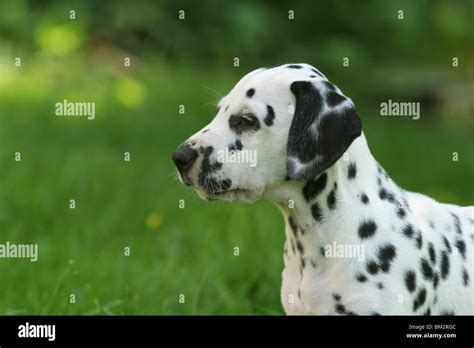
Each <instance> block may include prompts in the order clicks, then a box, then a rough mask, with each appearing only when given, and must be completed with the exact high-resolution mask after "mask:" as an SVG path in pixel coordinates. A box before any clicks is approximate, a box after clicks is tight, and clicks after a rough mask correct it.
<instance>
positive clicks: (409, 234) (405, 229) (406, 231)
mask: <svg viewBox="0 0 474 348" xmlns="http://www.w3.org/2000/svg"><path fill="white" fill-rule="evenodd" d="M402 232H403V234H404V235H405V236H407V237H408V238H411V237H413V227H412V226H411V225H410V224H407V225H405V227H403V230H402Z"/></svg>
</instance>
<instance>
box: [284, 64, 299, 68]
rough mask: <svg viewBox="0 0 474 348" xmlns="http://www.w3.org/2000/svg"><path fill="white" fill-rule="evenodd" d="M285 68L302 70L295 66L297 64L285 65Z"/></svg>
mask: <svg viewBox="0 0 474 348" xmlns="http://www.w3.org/2000/svg"><path fill="white" fill-rule="evenodd" d="M286 67H287V68H290V69H301V68H302V66H301V65H297V64H290V65H287V66H286Z"/></svg>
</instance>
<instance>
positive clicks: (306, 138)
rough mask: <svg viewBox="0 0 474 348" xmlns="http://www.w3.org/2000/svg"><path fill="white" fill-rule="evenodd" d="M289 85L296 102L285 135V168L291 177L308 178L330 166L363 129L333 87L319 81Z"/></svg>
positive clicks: (353, 112)
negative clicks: (286, 143) (287, 133)
mask: <svg viewBox="0 0 474 348" xmlns="http://www.w3.org/2000/svg"><path fill="white" fill-rule="evenodd" d="M317 83H318V86H316V85H315V84H313V82H309V81H296V82H293V83H292V84H291V86H290V90H291V92H292V93H293V94H294V96H295V99H296V104H295V108H294V116H293V121H292V124H291V127H290V133H289V135H288V147H287V153H288V158H287V168H288V176H289V177H290V179H293V180H309V179H311V178H314V177H316V176H318V175H319V174H321V173H322V172H323V171H325V170H326V169H327V168H329V167H330V166H332V165H333V164H334V163H335V162H336V161H337V160H338V159H339V158H340V157H341V156H342V154H343V153H344V152H345V151H346V150H347V148H348V147H349V146H350V145H351V143H352V141H353V140H354V139H355V138H357V137H358V136H359V135H360V134H361V132H362V123H361V120H360V118H359V116H358V115H357V113H356V111H355V109H354V105H353V104H352V102H351V101H350V100H349V99H348V98H346V97H345V96H343V95H342V94H340V93H339V92H338V90H337V89H336V87H335V86H334V85H333V84H331V83H329V82H327V81H319V82H317Z"/></svg>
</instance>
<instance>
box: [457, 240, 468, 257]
mask: <svg viewBox="0 0 474 348" xmlns="http://www.w3.org/2000/svg"><path fill="white" fill-rule="evenodd" d="M455 246H456V248H457V249H458V250H459V253H460V254H461V256H462V258H463V259H464V260H465V259H466V243H464V241H463V240H461V239H458V240H457V241H456V244H455Z"/></svg>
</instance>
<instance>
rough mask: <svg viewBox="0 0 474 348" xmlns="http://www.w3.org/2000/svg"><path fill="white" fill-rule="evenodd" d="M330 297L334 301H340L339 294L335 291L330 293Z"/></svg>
mask: <svg viewBox="0 0 474 348" xmlns="http://www.w3.org/2000/svg"><path fill="white" fill-rule="evenodd" d="M332 298H333V299H334V301H340V300H341V295H339V294H338V293H337V292H335V293H333V294H332Z"/></svg>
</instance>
